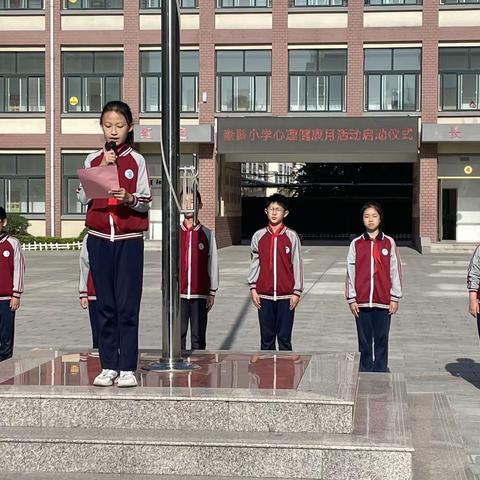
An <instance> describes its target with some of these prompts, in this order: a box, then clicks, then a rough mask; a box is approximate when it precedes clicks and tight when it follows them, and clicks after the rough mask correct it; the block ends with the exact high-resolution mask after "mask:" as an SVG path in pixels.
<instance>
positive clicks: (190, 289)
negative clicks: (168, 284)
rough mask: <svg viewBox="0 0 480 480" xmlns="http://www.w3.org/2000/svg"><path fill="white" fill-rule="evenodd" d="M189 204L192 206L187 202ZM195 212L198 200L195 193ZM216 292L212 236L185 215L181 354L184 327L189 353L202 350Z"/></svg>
mask: <svg viewBox="0 0 480 480" xmlns="http://www.w3.org/2000/svg"><path fill="white" fill-rule="evenodd" d="M190 203H193V201H192V202H190ZM197 205H198V209H199V210H200V209H201V208H202V198H201V196H200V193H198V192H197ZM217 289H218V253H217V243H216V241H215V235H214V234H213V233H212V231H211V230H209V229H208V228H207V227H205V226H204V225H202V224H201V223H198V224H197V225H195V224H194V215H193V213H187V214H185V217H184V221H183V223H182V224H181V225H180V298H181V306H180V309H181V316H182V350H185V349H186V343H187V332H188V326H189V325H190V338H191V349H192V350H205V348H206V332H207V319H208V312H209V311H210V310H211V308H212V307H213V305H214V303H215V294H216V292H217Z"/></svg>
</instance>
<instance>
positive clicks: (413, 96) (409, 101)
mask: <svg viewBox="0 0 480 480" xmlns="http://www.w3.org/2000/svg"><path fill="white" fill-rule="evenodd" d="M403 109H404V110H412V111H413V110H416V109H417V76H416V75H404V76H403Z"/></svg>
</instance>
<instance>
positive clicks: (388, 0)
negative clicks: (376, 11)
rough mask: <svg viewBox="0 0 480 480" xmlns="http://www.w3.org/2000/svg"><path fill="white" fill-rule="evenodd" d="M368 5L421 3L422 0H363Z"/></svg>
mask: <svg viewBox="0 0 480 480" xmlns="http://www.w3.org/2000/svg"><path fill="white" fill-rule="evenodd" d="M365 5H369V6H379V5H380V6H382V7H384V6H395V5H422V0H365Z"/></svg>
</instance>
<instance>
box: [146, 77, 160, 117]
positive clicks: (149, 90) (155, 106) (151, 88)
mask: <svg viewBox="0 0 480 480" xmlns="http://www.w3.org/2000/svg"><path fill="white" fill-rule="evenodd" d="M143 88H144V95H143V98H144V102H145V103H144V105H143V110H144V111H145V112H159V111H160V91H159V78H158V77H145V78H144V79H143Z"/></svg>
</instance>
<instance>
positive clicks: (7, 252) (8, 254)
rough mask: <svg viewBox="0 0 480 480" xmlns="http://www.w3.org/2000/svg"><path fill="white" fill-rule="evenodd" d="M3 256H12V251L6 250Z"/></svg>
mask: <svg viewBox="0 0 480 480" xmlns="http://www.w3.org/2000/svg"><path fill="white" fill-rule="evenodd" d="M3 256H4V257H5V258H8V257H9V256H10V252H9V251H8V250H5V251H4V252H3Z"/></svg>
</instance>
